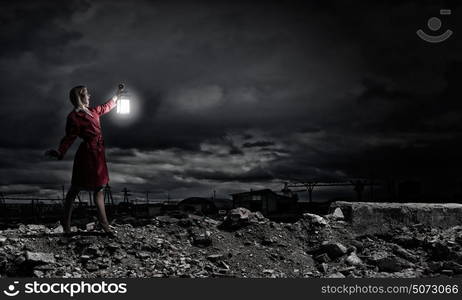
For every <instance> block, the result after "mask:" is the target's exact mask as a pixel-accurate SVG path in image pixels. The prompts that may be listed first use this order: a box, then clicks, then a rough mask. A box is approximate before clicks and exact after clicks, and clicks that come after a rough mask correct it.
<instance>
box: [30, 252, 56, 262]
mask: <svg viewBox="0 0 462 300" xmlns="http://www.w3.org/2000/svg"><path fill="white" fill-rule="evenodd" d="M26 261H28V262H31V263H34V264H53V263H55V257H54V255H53V253H44V252H30V251H26Z"/></svg>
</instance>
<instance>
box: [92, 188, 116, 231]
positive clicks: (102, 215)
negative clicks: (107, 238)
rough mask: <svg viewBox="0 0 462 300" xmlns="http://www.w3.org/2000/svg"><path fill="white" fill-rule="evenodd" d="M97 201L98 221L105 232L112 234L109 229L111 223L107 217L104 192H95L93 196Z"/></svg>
mask: <svg viewBox="0 0 462 300" xmlns="http://www.w3.org/2000/svg"><path fill="white" fill-rule="evenodd" d="M93 199H95V204H96V210H97V211H98V219H99V222H100V224H101V227H103V230H104V231H105V232H112V231H111V228H109V222H108V220H107V216H106V208H105V207H104V193H103V191H95V192H94V194H93Z"/></svg>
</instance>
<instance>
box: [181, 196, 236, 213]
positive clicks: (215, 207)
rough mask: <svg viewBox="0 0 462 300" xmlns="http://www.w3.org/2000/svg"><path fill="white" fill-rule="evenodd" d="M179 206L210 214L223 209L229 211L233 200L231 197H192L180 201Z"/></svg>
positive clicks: (187, 209)
mask: <svg viewBox="0 0 462 300" xmlns="http://www.w3.org/2000/svg"><path fill="white" fill-rule="evenodd" d="M178 208H179V209H180V210H182V211H186V212H192V213H202V214H205V215H209V214H216V213H218V211H221V210H224V211H227V210H230V209H232V208H233V202H232V201H231V199H225V198H213V197H212V198H206V197H190V198H186V199H184V200H182V201H180V202H179V203H178Z"/></svg>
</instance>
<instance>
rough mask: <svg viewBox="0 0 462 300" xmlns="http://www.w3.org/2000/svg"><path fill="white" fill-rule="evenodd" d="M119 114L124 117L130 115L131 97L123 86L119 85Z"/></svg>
mask: <svg viewBox="0 0 462 300" xmlns="http://www.w3.org/2000/svg"><path fill="white" fill-rule="evenodd" d="M117 113H118V114H123V115H126V114H129V113H130V95H129V93H128V92H127V90H126V89H125V86H124V85H123V84H119V100H118V103H117Z"/></svg>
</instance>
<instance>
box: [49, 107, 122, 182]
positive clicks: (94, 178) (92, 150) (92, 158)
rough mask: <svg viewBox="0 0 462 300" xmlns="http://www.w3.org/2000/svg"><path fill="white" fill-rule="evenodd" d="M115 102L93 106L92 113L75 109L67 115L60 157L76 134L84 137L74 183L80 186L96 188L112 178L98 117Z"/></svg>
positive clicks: (75, 167)
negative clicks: (109, 172) (108, 168)
mask: <svg viewBox="0 0 462 300" xmlns="http://www.w3.org/2000/svg"><path fill="white" fill-rule="evenodd" d="M115 106H116V103H115V102H114V101H113V100H112V99H111V100H109V101H107V102H106V103H104V104H103V105H99V106H96V107H93V108H89V111H90V113H91V115H92V116H90V115H88V114H87V113H85V112H84V111H79V112H76V111H75V110H73V111H72V112H71V113H69V115H68V116H67V122H66V135H65V136H64V137H63V138H62V140H61V143H60V145H59V148H58V151H59V153H60V154H61V157H63V156H64V154H65V153H66V151H67V149H69V147H70V146H71V145H72V143H73V142H74V141H75V139H76V138H77V137H80V138H81V139H83V141H82V143H81V144H80V146H79V149H78V150H77V153H76V154H75V158H74V166H73V169H72V185H73V186H75V187H78V188H81V189H95V188H98V187H101V186H104V185H106V184H107V183H108V182H109V174H108V170H107V165H106V156H105V154H104V140H103V136H102V132H101V125H100V121H99V117H100V116H102V115H104V114H106V113H108V112H110V111H111V110H112V109H113V108H114V107H115Z"/></svg>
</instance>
